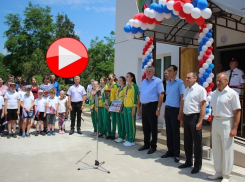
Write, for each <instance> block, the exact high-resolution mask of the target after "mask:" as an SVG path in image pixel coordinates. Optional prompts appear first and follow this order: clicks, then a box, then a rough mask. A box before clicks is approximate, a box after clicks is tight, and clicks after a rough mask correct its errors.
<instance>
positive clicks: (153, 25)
mask: <svg viewBox="0 0 245 182" xmlns="http://www.w3.org/2000/svg"><path fill="white" fill-rule="evenodd" d="M155 26H156V24H155V23H152V24H148V25H147V27H148V28H149V29H150V30H152V29H154V28H155Z"/></svg>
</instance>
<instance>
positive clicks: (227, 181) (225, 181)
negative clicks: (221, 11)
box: [221, 178, 231, 182]
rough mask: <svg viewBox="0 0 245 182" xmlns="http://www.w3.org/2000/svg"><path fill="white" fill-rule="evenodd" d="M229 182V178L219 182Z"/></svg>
mask: <svg viewBox="0 0 245 182" xmlns="http://www.w3.org/2000/svg"><path fill="white" fill-rule="evenodd" d="M230 181H231V178H230V179H226V178H223V179H222V181H221V182H230Z"/></svg>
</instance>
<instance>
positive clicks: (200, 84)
mask: <svg viewBox="0 0 245 182" xmlns="http://www.w3.org/2000/svg"><path fill="white" fill-rule="evenodd" d="M142 69H143V68H142ZM202 84H203V83H201V82H199V85H201V86H202Z"/></svg>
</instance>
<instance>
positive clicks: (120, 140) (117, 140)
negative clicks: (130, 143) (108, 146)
mask: <svg viewBox="0 0 245 182" xmlns="http://www.w3.org/2000/svg"><path fill="white" fill-rule="evenodd" d="M115 142H117V143H121V142H123V139H121V138H118V139H116V140H115Z"/></svg>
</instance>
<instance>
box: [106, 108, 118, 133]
mask: <svg viewBox="0 0 245 182" xmlns="http://www.w3.org/2000/svg"><path fill="white" fill-rule="evenodd" d="M104 118H105V122H106V130H107V136H111V137H115V134H116V122H117V121H116V113H114V112H108V111H107V110H106V108H105V110H104Z"/></svg>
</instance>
